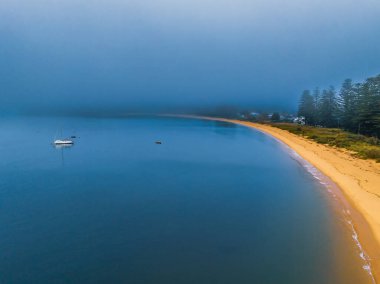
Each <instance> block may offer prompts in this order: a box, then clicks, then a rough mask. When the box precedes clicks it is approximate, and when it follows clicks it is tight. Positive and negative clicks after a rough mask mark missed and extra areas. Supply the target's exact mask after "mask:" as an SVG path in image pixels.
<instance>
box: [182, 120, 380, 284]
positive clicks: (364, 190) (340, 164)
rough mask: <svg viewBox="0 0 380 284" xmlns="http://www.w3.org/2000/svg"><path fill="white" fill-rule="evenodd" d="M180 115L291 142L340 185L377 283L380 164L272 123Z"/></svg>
mask: <svg viewBox="0 0 380 284" xmlns="http://www.w3.org/2000/svg"><path fill="white" fill-rule="evenodd" d="M176 117H182V118H193V119H203V120H214V121H223V122H230V123H234V124H238V125H242V126H245V127H249V128H254V129H256V130H258V131H261V132H263V133H265V134H267V135H270V136H272V137H274V138H275V139H277V140H279V141H280V142H282V143H284V144H285V145H287V146H288V147H289V148H290V149H291V150H293V151H294V152H295V153H296V154H298V155H299V156H300V157H301V158H302V159H304V160H305V161H306V162H308V163H309V164H311V165H312V166H313V167H315V168H316V169H317V170H319V171H320V172H321V173H322V174H323V175H325V176H326V177H327V178H329V179H330V180H331V181H332V183H334V184H335V185H336V189H335V190H333V191H334V193H333V195H335V196H337V197H338V198H339V201H340V203H341V205H342V207H343V209H344V211H345V212H343V213H342V214H343V215H349V218H347V220H346V221H347V223H348V226H350V227H351V229H352V232H353V234H352V237H353V239H354V242H355V243H356V245H357V247H358V249H360V250H361V252H360V257H361V258H362V259H363V260H364V261H366V262H368V265H369V267H363V268H364V269H366V270H367V271H368V272H369V274H370V275H372V277H373V280H374V283H377V282H378V281H379V280H380V164H377V163H376V162H375V161H371V160H363V159H360V158H355V157H352V156H351V155H350V154H349V153H347V152H345V151H343V150H340V149H337V148H333V147H331V146H326V145H322V144H318V143H316V142H314V141H311V140H309V139H307V138H303V137H300V136H298V135H295V134H292V133H290V132H288V131H286V130H282V129H279V128H276V127H273V126H270V125H265V124H259V123H254V122H248V121H241V120H235V119H225V118H216V117H204V116H196V115H176ZM346 217H347V216H346Z"/></svg>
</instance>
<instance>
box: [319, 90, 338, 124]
mask: <svg viewBox="0 0 380 284" xmlns="http://www.w3.org/2000/svg"><path fill="white" fill-rule="evenodd" d="M320 122H321V125H322V126H325V127H337V126H338V101H337V98H336V93H335V89H334V87H333V86H330V88H329V89H328V90H323V92H322V97H321V106H320Z"/></svg>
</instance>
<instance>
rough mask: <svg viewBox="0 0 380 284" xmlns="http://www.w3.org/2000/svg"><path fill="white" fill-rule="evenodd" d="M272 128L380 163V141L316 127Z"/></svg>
mask: <svg viewBox="0 0 380 284" xmlns="http://www.w3.org/2000/svg"><path fill="white" fill-rule="evenodd" d="M271 125H272V126H274V127H277V128H280V129H283V130H287V131H289V132H291V133H293V134H296V135H299V136H302V137H305V138H308V139H311V140H313V141H315V142H317V143H320V144H326V145H329V146H333V147H337V148H343V149H346V150H348V151H350V152H351V153H352V154H353V155H354V156H356V157H360V158H362V159H374V160H376V161H377V162H380V139H378V138H376V137H369V136H365V135H361V134H355V133H351V132H348V131H345V130H342V129H339V128H326V127H315V126H310V125H298V124H295V123H271Z"/></svg>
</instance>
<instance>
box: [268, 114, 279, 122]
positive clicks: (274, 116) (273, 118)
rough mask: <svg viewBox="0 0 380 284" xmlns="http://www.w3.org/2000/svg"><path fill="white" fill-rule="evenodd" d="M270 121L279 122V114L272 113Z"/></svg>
mask: <svg viewBox="0 0 380 284" xmlns="http://www.w3.org/2000/svg"><path fill="white" fill-rule="evenodd" d="M270 119H271V121H273V122H278V121H280V114H279V113H278V112H274V113H273V114H272V116H271V118H270Z"/></svg>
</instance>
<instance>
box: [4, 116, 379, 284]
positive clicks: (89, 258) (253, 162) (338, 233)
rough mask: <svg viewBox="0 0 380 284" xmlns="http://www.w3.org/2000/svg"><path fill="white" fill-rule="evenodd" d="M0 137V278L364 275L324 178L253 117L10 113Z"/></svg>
mask: <svg viewBox="0 0 380 284" xmlns="http://www.w3.org/2000/svg"><path fill="white" fill-rule="evenodd" d="M57 130H58V132H57ZM61 130H62V132H63V135H76V136H78V138H77V139H76V143H75V145H74V146H73V147H70V148H58V149H57V148H55V147H53V146H52V145H51V144H50V143H51V142H52V140H53V139H54V136H55V135H56V133H59V132H60V131H61ZM0 137H1V142H0V157H1V159H0V282H1V283H165V284H167V283H176V284H180V283H208V284H210V283H218V284H219V283H292V284H296V283H300V284H301V283H302V284H305V283H318V284H321V283H337V284H339V283H341V284H343V283H344V284H349V283H355V284H357V283H371V281H370V278H369V276H368V274H367V272H366V271H365V270H364V269H363V268H362V266H363V261H362V259H361V258H360V256H359V251H358V248H357V247H356V246H355V244H354V241H353V239H352V237H351V235H352V233H351V231H350V229H349V228H348V226H347V224H346V222H345V220H343V217H342V216H341V215H340V214H337V210H336V209H334V208H333V206H332V205H331V203H330V202H329V196H328V194H327V193H326V188H325V187H324V186H323V185H321V184H320V183H319V182H318V180H317V179H315V178H314V177H313V175H312V174H311V173H310V172H308V171H307V169H305V167H304V165H303V164H302V163H300V162H299V161H298V160H297V159H295V158H294V157H293V156H292V155H290V154H289V151H288V150H287V149H286V148H285V147H284V146H283V145H282V144H280V143H279V142H277V141H276V140H274V139H273V138H271V137H269V136H266V135H264V134H262V133H260V132H257V131H255V130H252V129H249V128H245V127H242V126H236V125H233V124H228V123H220V122H212V121H200V120H189V119H166V118H165V119H164V118H63V117H60V118H57V117H48V118H41V117H40V118H37V117H18V118H2V119H1V121H0ZM156 140H161V141H162V144H161V145H157V144H155V143H154V142H155V141H156Z"/></svg>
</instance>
